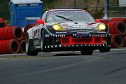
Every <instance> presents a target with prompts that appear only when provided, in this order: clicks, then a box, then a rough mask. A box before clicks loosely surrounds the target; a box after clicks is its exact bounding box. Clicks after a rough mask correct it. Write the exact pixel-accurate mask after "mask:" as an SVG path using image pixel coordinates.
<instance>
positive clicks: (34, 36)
mask: <svg viewBox="0 0 126 84" xmlns="http://www.w3.org/2000/svg"><path fill="white" fill-rule="evenodd" d="M40 37H41V30H40V29H36V30H35V31H34V32H33V39H34V38H37V39H40Z"/></svg>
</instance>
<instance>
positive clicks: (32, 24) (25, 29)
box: [24, 23, 37, 39]
mask: <svg viewBox="0 0 126 84" xmlns="http://www.w3.org/2000/svg"><path fill="white" fill-rule="evenodd" d="M36 25H37V24H36V23H30V24H27V25H26V26H25V28H24V39H26V32H27V31H28V29H30V28H32V27H34V26H36Z"/></svg>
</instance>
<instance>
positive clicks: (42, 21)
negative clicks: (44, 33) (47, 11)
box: [36, 19, 45, 25]
mask: <svg viewBox="0 0 126 84" xmlns="http://www.w3.org/2000/svg"><path fill="white" fill-rule="evenodd" d="M36 23H37V24H43V25H45V21H44V20H42V19H39V20H37V22H36Z"/></svg>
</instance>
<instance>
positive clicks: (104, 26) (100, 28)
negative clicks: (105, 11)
mask: <svg viewBox="0 0 126 84" xmlns="http://www.w3.org/2000/svg"><path fill="white" fill-rule="evenodd" d="M105 29H106V25H105V24H104V23H100V24H98V25H97V27H96V30H100V31H104V30H105Z"/></svg>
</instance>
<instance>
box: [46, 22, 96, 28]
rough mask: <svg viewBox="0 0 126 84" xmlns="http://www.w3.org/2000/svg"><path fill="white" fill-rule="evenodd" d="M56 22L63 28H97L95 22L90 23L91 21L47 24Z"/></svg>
mask: <svg viewBox="0 0 126 84" xmlns="http://www.w3.org/2000/svg"><path fill="white" fill-rule="evenodd" d="M54 24H58V25H60V26H61V27H62V28H67V29H93V28H95V23H90V22H66V23H46V25H48V26H52V25H54Z"/></svg>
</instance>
